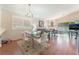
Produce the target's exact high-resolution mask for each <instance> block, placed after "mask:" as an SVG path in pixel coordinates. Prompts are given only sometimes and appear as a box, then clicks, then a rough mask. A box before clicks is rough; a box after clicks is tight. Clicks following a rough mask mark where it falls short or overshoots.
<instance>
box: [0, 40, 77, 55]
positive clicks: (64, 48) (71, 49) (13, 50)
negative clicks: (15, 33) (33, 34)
mask: <svg viewBox="0 0 79 59" xmlns="http://www.w3.org/2000/svg"><path fill="white" fill-rule="evenodd" d="M39 54H40V55H76V54H77V49H76V45H75V44H73V43H72V41H69V44H68V43H67V44H66V43H63V44H58V42H57V40H55V39H52V40H50V41H49V42H48V48H46V49H45V50H42V51H41V52H40V53H39ZM0 55H23V52H22V50H21V49H20V48H19V46H18V45H17V41H13V42H10V43H8V44H6V45H3V47H0Z"/></svg>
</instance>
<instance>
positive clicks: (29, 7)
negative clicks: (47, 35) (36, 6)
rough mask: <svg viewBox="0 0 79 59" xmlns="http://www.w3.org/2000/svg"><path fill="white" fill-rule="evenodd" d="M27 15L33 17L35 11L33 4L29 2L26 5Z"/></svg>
mask: <svg viewBox="0 0 79 59" xmlns="http://www.w3.org/2000/svg"><path fill="white" fill-rule="evenodd" d="M25 16H26V17H32V18H33V13H32V11H31V4H28V5H27V7H26V15H25Z"/></svg>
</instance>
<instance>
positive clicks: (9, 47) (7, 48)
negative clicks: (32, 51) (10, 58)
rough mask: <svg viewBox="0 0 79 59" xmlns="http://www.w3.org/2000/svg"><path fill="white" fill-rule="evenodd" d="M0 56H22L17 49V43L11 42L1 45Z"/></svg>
mask: <svg viewBox="0 0 79 59" xmlns="http://www.w3.org/2000/svg"><path fill="white" fill-rule="evenodd" d="M0 55H22V52H21V50H20V48H19V47H18V45H17V42H16V41H12V42H10V43H8V44H5V45H3V47H0Z"/></svg>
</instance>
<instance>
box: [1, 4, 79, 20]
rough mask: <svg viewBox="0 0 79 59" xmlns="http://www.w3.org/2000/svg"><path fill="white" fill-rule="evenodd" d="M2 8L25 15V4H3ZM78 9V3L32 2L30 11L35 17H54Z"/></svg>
mask: <svg viewBox="0 0 79 59" xmlns="http://www.w3.org/2000/svg"><path fill="white" fill-rule="evenodd" d="M2 6H3V8H5V9H8V10H10V11H13V12H16V13H18V14H21V15H23V16H25V15H26V12H27V11H26V9H27V8H28V6H27V4H26V5H25V4H7V5H6V4H5V5H2ZM76 10H79V4H32V5H31V11H32V13H33V15H34V17H36V18H48V19H55V18H58V17H61V16H65V15H67V14H69V13H71V12H73V11H76Z"/></svg>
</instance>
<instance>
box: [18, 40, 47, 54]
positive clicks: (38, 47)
mask: <svg viewBox="0 0 79 59" xmlns="http://www.w3.org/2000/svg"><path fill="white" fill-rule="evenodd" d="M17 43H18V45H19V47H20V48H21V50H22V52H23V54H25V55H39V53H40V51H42V50H44V49H45V48H46V47H45V46H44V45H43V44H41V43H38V42H37V41H36V40H34V47H33V46H32V40H31V39H29V40H26V41H25V40H20V41H18V42H17Z"/></svg>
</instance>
